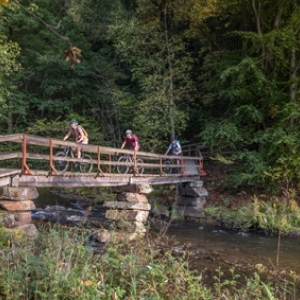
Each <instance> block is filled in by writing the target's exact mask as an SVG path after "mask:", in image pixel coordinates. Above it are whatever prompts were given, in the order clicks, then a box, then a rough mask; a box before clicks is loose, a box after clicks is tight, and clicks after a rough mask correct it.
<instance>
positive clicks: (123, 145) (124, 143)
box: [121, 141, 126, 149]
mask: <svg viewBox="0 0 300 300" xmlns="http://www.w3.org/2000/svg"><path fill="white" fill-rule="evenodd" d="M125 145H126V141H124V142H123V144H122V146H121V149H123V148H124V147H125Z"/></svg>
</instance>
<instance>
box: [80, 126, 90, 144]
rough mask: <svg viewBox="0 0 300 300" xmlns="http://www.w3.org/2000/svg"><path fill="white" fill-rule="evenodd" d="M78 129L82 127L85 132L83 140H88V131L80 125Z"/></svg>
mask: <svg viewBox="0 0 300 300" xmlns="http://www.w3.org/2000/svg"><path fill="white" fill-rule="evenodd" d="M78 127H80V129H81V130H82V131H83V140H87V139H88V133H87V131H86V130H85V129H84V128H83V127H82V126H81V125H78Z"/></svg>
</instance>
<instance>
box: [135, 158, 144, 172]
mask: <svg viewBox="0 0 300 300" xmlns="http://www.w3.org/2000/svg"><path fill="white" fill-rule="evenodd" d="M136 162H137V164H143V163H144V161H143V160H142V159H140V158H138V159H137V160H136ZM137 171H138V172H139V174H143V173H144V167H141V166H137Z"/></svg>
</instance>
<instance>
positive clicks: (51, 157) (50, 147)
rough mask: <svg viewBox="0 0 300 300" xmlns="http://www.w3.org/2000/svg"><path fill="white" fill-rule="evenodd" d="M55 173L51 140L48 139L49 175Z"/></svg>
mask: <svg viewBox="0 0 300 300" xmlns="http://www.w3.org/2000/svg"><path fill="white" fill-rule="evenodd" d="M53 173H54V174H55V175H57V171H56V169H55V167H54V165H53V140H52V139H50V140H49V175H53Z"/></svg>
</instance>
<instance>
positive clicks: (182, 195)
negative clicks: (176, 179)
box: [173, 180, 208, 220]
mask: <svg viewBox="0 0 300 300" xmlns="http://www.w3.org/2000/svg"><path fill="white" fill-rule="evenodd" d="M207 196H208V192H207V190H206V189H205V188H204V187H203V181H202V180H198V181H194V182H191V183H188V184H186V185H179V186H178V195H177V197H176V199H175V203H174V204H173V213H175V214H176V215H177V216H178V217H179V218H183V219H184V220H198V219H199V218H203V217H204V209H203V207H204V204H205V203H206V197H207Z"/></svg>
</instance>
